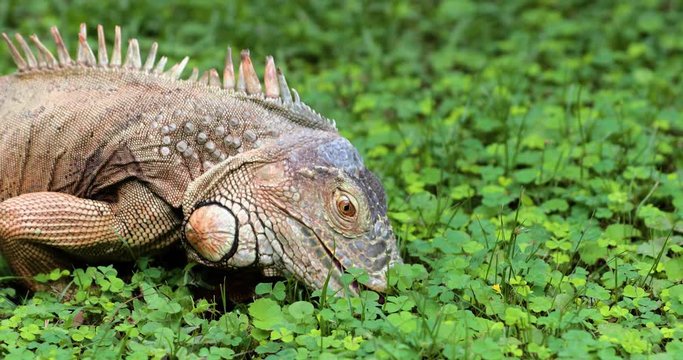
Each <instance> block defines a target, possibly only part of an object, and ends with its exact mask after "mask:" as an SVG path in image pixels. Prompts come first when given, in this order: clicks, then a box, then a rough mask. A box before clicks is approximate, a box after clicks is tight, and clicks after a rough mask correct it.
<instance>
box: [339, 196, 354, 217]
mask: <svg viewBox="0 0 683 360" xmlns="http://www.w3.org/2000/svg"><path fill="white" fill-rule="evenodd" d="M337 210H338V211H339V213H340V214H341V215H342V216H345V217H347V218H353V217H354V216H356V206H355V205H353V202H351V199H349V197H348V196H346V195H341V196H339V199H337Z"/></svg>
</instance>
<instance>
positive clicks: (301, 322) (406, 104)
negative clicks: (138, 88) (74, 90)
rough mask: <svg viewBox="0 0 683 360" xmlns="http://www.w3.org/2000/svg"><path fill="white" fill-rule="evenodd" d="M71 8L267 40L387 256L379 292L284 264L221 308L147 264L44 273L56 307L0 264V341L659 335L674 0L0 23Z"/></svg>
mask: <svg viewBox="0 0 683 360" xmlns="http://www.w3.org/2000/svg"><path fill="white" fill-rule="evenodd" d="M83 21H86V22H88V23H89V24H91V25H94V24H97V23H102V24H105V25H106V26H108V27H113V25H115V24H120V25H122V26H123V29H124V36H132V35H135V36H138V37H139V38H140V40H141V45H142V48H143V49H146V48H148V46H149V44H150V43H151V41H152V40H153V39H154V40H158V41H159V42H160V52H161V53H163V54H165V55H168V56H170V58H172V59H176V60H178V59H180V58H182V56H184V55H191V56H192V57H193V59H192V60H191V63H190V65H192V66H199V67H200V68H204V69H206V68H209V67H220V66H221V64H222V57H223V51H224V46H225V45H227V44H231V45H232V46H233V48H246V47H249V48H251V50H252V54H253V55H254V56H255V57H256V56H263V57H265V55H267V54H272V55H274V56H275V58H276V59H277V60H278V61H279V64H280V65H281V66H283V68H284V70H285V72H286V73H287V76H288V80H289V82H290V85H292V86H293V87H294V88H296V89H297V90H298V91H299V93H301V94H302V97H303V99H304V100H305V101H306V102H307V103H309V104H310V105H311V106H313V107H314V108H315V109H316V110H318V111H319V112H321V113H323V114H326V115H327V116H329V117H331V118H334V119H336V120H337V124H338V127H339V128H340V130H341V132H342V133H343V134H344V135H345V136H347V137H348V138H349V139H351V141H352V142H353V143H354V144H355V145H356V146H357V147H358V148H359V150H360V152H361V153H362V154H363V156H364V158H365V160H366V163H367V165H368V167H369V168H371V169H373V170H374V171H375V172H376V173H377V174H378V175H379V177H380V178H381V179H382V181H383V183H384V184H385V187H386V189H387V194H388V199H389V209H390V210H389V212H390V216H391V220H392V222H393V226H394V228H395V230H396V233H397V235H398V237H399V238H400V241H401V247H402V254H403V257H404V259H405V260H406V264H405V265H402V266H398V267H396V268H394V269H393V270H392V272H391V274H390V275H391V276H390V288H391V292H390V294H388V295H386V296H385V297H384V298H382V297H380V295H378V294H377V293H375V292H371V291H367V292H363V293H362V294H361V295H360V296H359V297H355V298H348V297H329V298H328V297H326V296H324V294H321V293H320V292H314V293H310V292H309V291H308V290H306V289H304V288H302V287H301V286H300V285H298V284H296V283H294V282H292V281H289V280H285V281H280V282H275V283H264V284H261V285H259V286H258V287H257V288H256V292H257V296H256V299H255V300H253V301H251V302H246V303H243V304H239V305H237V306H234V307H233V306H229V305H228V306H227V308H228V309H229V310H228V311H224V310H223V309H225V308H226V302H227V300H226V297H227V295H226V294H225V292H226V291H225V289H226V287H223V288H220V287H219V291H218V294H219V295H218V296H199V295H197V294H196V291H194V290H192V289H196V288H198V287H199V286H197V283H198V282H200V280H198V276H197V274H196V269H194V268H191V267H186V268H182V266H180V267H175V268H174V267H170V268H168V267H161V266H160V265H159V263H158V260H154V259H142V260H141V261H140V262H139V263H138V264H137V266H136V267H135V268H134V270H133V271H131V272H130V274H124V273H123V272H122V271H117V270H115V269H114V268H113V267H99V268H89V269H83V270H75V271H70V272H63V273H60V272H55V273H52V274H49V275H47V276H45V279H46V280H47V279H49V278H58V277H61V276H68V277H70V278H72V279H73V281H74V284H73V285H74V287H75V288H77V289H78V291H77V293H76V294H75V296H74V298H73V299H72V300H70V301H67V302H63V301H60V299H59V298H57V297H55V296H52V295H49V294H44V293H39V294H36V295H35V296H28V297H27V296H26V294H25V293H24V292H21V290H20V289H19V288H14V287H13V285H11V283H9V282H7V278H3V282H2V285H3V286H2V288H1V289H0V357H3V358H7V359H23V358H27V357H31V356H34V355H37V356H40V357H42V358H71V357H74V356H76V357H97V358H107V357H109V358H118V357H119V356H127V357H130V358H133V359H136V358H148V357H152V358H164V357H167V356H172V357H174V358H179V359H191V358H198V357H205V358H216V359H217V358H230V357H235V358H285V359H294V358H307V357H324V358H334V357H348V358H353V357H367V356H373V357H376V358H380V359H404V358H458V359H460V358H471V359H500V358H514V357H524V358H538V359H553V358H570V359H577V358H589V357H599V358H604V359H613V358H620V357H630V358H634V359H639V358H643V359H644V358H651V359H674V358H676V356H680V354H681V353H683V340H682V338H683V322H682V321H681V319H682V317H683V283H682V280H683V258H682V250H683V247H682V246H683V155H681V153H682V151H681V150H682V149H683V112H682V111H683V100H682V99H683V91H682V89H683V88H682V86H681V85H682V79H681V74H682V73H683V27H681V25H680V24H681V23H683V7H681V5H680V4H678V3H677V2H675V1H663V0H662V1H657V0H646V1H640V2H638V4H637V5H636V4H635V3H630V2H617V1H601V2H595V3H591V2H581V1H562V2H553V1H550V2H535V1H510V2H508V1H500V2H491V1H487V2H474V1H466V0H461V1H450V2H437V1H434V2H432V1H428V2H423V3H422V4H420V5H417V4H414V3H413V2H410V1H396V2H393V4H391V5H390V4H384V3H380V2H372V3H368V4H365V2H362V1H347V2H345V3H344V4H343V5H338V4H334V2H331V1H315V2H311V3H310V4H307V5H294V4H284V3H282V4H280V5H278V6H277V7H273V6H272V5H271V4H269V2H265V1H255V2H249V3H248V4H247V3H242V4H239V5H235V4H224V3H223V2H221V3H217V4H212V3H211V2H210V1H204V2H195V4H194V5H192V6H190V5H184V4H183V2H181V1H171V2H162V1H156V2H144V3H142V2H119V3H117V4H112V5H111V6H107V7H105V6H104V5H97V4H94V3H85V2H82V3H81V2H76V3H74V2H66V1H56V2H53V4H47V3H43V2H36V3H34V4H26V3H25V2H19V1H6V2H2V3H0V30H3V31H15V30H20V31H21V32H23V33H25V34H32V33H37V34H43V35H44V36H43V37H46V36H47V34H48V28H49V26H50V25H54V24H57V25H59V26H60V27H61V29H62V32H63V33H71V34H75V33H76V32H77V29H78V24H79V23H80V22H83ZM257 54H260V55H257ZM0 70H2V71H1V72H2V73H3V74H7V73H9V72H11V71H12V67H11V66H10V56H9V54H8V53H7V51H6V50H2V56H0ZM188 74H189V72H188ZM0 269H2V270H1V271H2V275H3V276H6V277H9V276H10V273H9V270H8V269H7V266H6V265H0ZM354 279H355V280H357V281H359V282H361V283H362V282H363V279H364V275H363V274H362V272H358V271H351V273H350V274H348V275H347V278H346V280H347V281H349V282H350V281H353V280H354ZM226 281H227V283H228V285H227V292H229V291H230V285H229V279H228V280H226ZM214 285H215V284H214ZM221 286H222V284H221ZM221 289H222V290H223V292H222V293H221V291H220V290H221ZM220 295H223V296H220ZM676 354H679V355H676Z"/></svg>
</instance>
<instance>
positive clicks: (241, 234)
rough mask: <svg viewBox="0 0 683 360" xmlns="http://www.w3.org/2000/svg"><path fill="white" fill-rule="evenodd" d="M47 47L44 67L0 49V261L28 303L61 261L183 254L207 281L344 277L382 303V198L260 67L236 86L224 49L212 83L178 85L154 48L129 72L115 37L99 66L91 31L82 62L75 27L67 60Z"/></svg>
mask: <svg viewBox="0 0 683 360" xmlns="http://www.w3.org/2000/svg"><path fill="white" fill-rule="evenodd" d="M51 33H52V35H53V38H54V41H55V45H56V54H57V57H55V56H54V55H53V53H52V52H51V51H50V50H49V49H48V48H47V47H46V46H45V45H44V44H43V43H42V42H41V41H40V40H39V38H38V37H37V36H35V35H32V36H30V38H29V40H30V41H31V42H32V44H33V48H32V47H31V46H29V44H28V43H27V41H26V40H25V39H24V37H22V36H21V35H20V34H16V36H15V38H16V45H18V47H17V46H16V45H15V42H13V41H12V40H11V39H10V38H9V37H8V36H7V34H4V33H3V34H2V37H3V38H4V40H5V41H6V42H7V44H8V45H9V50H10V53H11V56H12V58H13V60H14V62H15V63H16V65H17V67H18V71H17V73H15V74H13V75H8V76H4V77H0V175H1V176H0V252H1V253H2V254H3V255H4V257H5V259H6V260H7V261H8V262H9V264H10V267H11V268H12V269H13V271H14V272H15V273H16V274H17V275H19V276H20V277H22V278H23V279H24V281H25V282H26V284H27V285H28V286H29V287H30V288H32V289H40V288H41V285H39V284H37V283H36V282H35V281H33V280H32V279H33V278H32V277H33V276H34V275H35V274H37V273H42V272H49V271H50V270H51V269H54V268H70V267H71V266H72V265H71V264H72V262H73V261H85V262H102V261H114V260H123V261H128V260H132V259H134V258H136V257H138V256H141V255H147V254H155V253H158V252H159V251H161V250H163V249H165V248H168V247H169V246H171V245H173V244H176V243H178V242H182V244H183V247H182V248H183V249H185V251H186V252H187V257H188V258H189V259H190V260H191V261H195V262H198V263H201V264H204V265H207V266H210V267H215V268H221V269H239V268H245V267H251V268H254V267H257V268H259V269H263V272H264V273H265V274H269V275H274V274H291V275H293V276H294V277H295V278H297V279H299V280H301V281H303V282H304V283H305V284H307V285H309V286H311V287H314V288H321V287H323V285H324V284H325V283H326V280H327V281H328V284H329V286H330V287H331V288H333V289H336V290H340V289H342V288H343V285H342V282H341V275H342V273H343V271H344V270H345V269H348V268H351V267H356V268H362V269H365V270H366V271H367V273H368V274H369V277H370V280H369V281H368V283H367V286H368V287H369V288H371V289H374V290H378V291H384V290H385V289H386V285H387V281H386V271H387V268H388V267H389V266H390V265H392V264H393V263H398V262H400V261H401V259H400V257H399V254H398V250H397V245H396V239H395V236H394V234H393V231H392V228H391V225H390V223H389V220H388V219H387V215H386V212H387V206H386V199H385V194H384V190H383V187H382V185H381V184H380V182H379V181H378V179H377V178H376V177H375V176H374V175H373V174H372V173H371V172H370V171H368V170H367V169H366V167H365V166H364V165H363V161H362V159H361V157H360V156H359V153H358V152H357V150H356V149H355V148H354V147H353V145H351V143H350V142H349V141H348V140H347V139H345V138H344V137H342V136H341V135H340V134H339V133H338V132H337V130H336V125H335V122H334V121H332V120H329V119H327V118H325V117H323V116H322V115H320V114H318V113H316V112H315V111H313V110H312V109H311V108H310V107H309V106H307V105H305V104H304V103H303V102H302V101H301V100H300V98H299V95H298V94H297V92H296V91H295V90H294V89H290V88H289V87H288V86H287V82H286V80H285V77H284V76H283V74H282V72H281V71H280V70H279V69H278V68H276V67H275V64H274V61H273V58H272V57H267V58H266V65H265V72H264V76H263V78H264V81H263V84H262V83H261V81H260V80H259V78H258V76H257V75H256V72H255V70H254V67H253V65H252V60H251V58H250V54H249V51H248V50H243V51H242V52H241V54H240V55H241V61H240V63H239V70H238V72H235V70H234V67H233V62H232V54H231V50H230V48H229V47H228V49H227V56H226V60H225V68H224V70H223V76H222V80H221V78H220V76H219V74H218V71H216V70H215V69H211V70H209V71H207V72H205V73H204V74H203V75H202V76H201V77H200V76H198V71H197V70H196V69H194V71H193V72H192V75H191V76H190V77H189V78H187V79H181V74H182V72H183V69H184V67H185V66H186V64H187V61H188V58H187V57H186V58H184V59H183V60H182V61H181V62H179V63H177V64H175V65H173V66H172V67H171V68H170V69H169V70H167V71H164V67H165V65H166V62H167V58H166V57H161V58H160V59H159V61H157V60H156V55H157V48H158V46H157V44H156V43H154V44H152V46H151V49H150V51H149V55H148V56H147V58H146V61H145V62H144V63H143V62H142V59H141V57H140V50H139V44H138V41H137V40H136V39H131V40H129V42H128V48H127V52H126V54H125V55H124V54H122V50H121V48H122V47H121V43H122V38H121V29H120V28H119V27H118V26H117V27H116V28H115V32H114V44H113V48H112V52H111V57H109V54H108V52H107V45H106V41H105V34H104V31H103V28H102V26H101V25H100V26H98V27H97V40H98V41H97V56H95V54H94V53H93V51H92V49H91V47H90V45H89V44H88V40H87V37H86V26H85V25H84V24H81V28H80V32H79V38H78V53H77V56H75V59H73V58H72V57H71V55H70V54H69V51H68V50H67V47H66V46H65V43H64V41H63V39H62V37H61V35H60V33H59V31H58V29H57V28H56V27H53V28H52V29H51ZM122 58H123V61H122ZM236 74H237V75H236ZM328 274H329V280H328ZM351 291H357V289H351Z"/></svg>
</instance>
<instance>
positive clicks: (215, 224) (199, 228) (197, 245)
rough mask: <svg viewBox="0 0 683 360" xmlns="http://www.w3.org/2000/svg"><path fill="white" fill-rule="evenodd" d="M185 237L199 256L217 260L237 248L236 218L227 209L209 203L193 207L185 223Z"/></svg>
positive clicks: (229, 254) (228, 255) (227, 255)
mask: <svg viewBox="0 0 683 360" xmlns="http://www.w3.org/2000/svg"><path fill="white" fill-rule="evenodd" d="M185 238H186V239H187V242H188V243H189V244H190V246H192V248H193V249H194V250H195V251H196V252H197V254H199V255H200V256H201V257H203V258H204V259H206V260H208V261H212V262H219V261H221V260H224V259H226V258H229V257H230V256H232V255H233V254H234V253H235V251H236V250H237V220H236V218H235V215H234V214H233V213H232V211H230V210H229V209H226V208H225V207H223V206H221V205H218V204H209V205H204V206H201V207H199V208H197V209H195V210H194V211H193V212H192V214H191V215H190V218H189V219H188V221H187V223H186V224H185Z"/></svg>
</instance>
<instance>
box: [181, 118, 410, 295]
mask: <svg viewBox="0 0 683 360" xmlns="http://www.w3.org/2000/svg"><path fill="white" fill-rule="evenodd" d="M183 207H184V212H185V219H186V221H185V228H184V231H185V238H186V242H187V244H188V245H189V246H188V248H189V250H190V253H191V254H192V255H193V257H194V259H195V260H196V261H198V262H200V263H203V264H205V265H209V266H213V267H226V268H236V267H247V266H259V267H263V268H265V269H272V270H275V273H278V272H284V273H291V274H292V275H294V276H295V277H296V278H298V279H300V280H302V281H304V282H305V283H306V284H308V285H309V286H312V287H315V288H322V287H323V285H324V284H325V282H326V281H327V278H328V275H329V285H330V286H331V287H332V288H333V289H340V288H341V287H342V285H341V279H340V278H341V274H342V273H343V271H344V270H345V269H349V268H361V269H365V270H366V271H367V273H368V274H369V275H370V281H369V282H368V286H369V287H370V288H372V289H375V290H378V291H384V290H385V289H386V271H387V270H388V267H389V266H390V265H391V264H393V263H396V262H400V257H399V255H398V250H397V246H396V239H395V237H394V234H393V232H392V229H391V225H390V224H389V220H388V219H387V214H386V212H387V207H386V199H385V195H384V189H383V188H382V185H381V184H380V182H379V181H378V179H377V177H375V175H373V174H372V173H371V172H370V171H369V170H368V169H367V168H365V166H364V165H363V161H362V160H361V157H360V156H359V154H358V152H357V151H356V149H355V148H354V147H353V145H351V143H350V142H349V141H348V140H346V139H344V138H343V137H341V136H339V135H338V134H337V133H330V132H324V131H311V132H309V134H308V135H303V136H292V137H291V138H289V139H287V140H279V141H277V142H274V143H273V144H272V145H270V146H267V147H265V148H263V149H257V150H253V151H250V152H247V153H244V154H240V155H238V156H237V157H234V158H231V159H228V160H226V161H224V162H222V163H220V164H218V165H216V166H215V167H214V168H212V169H211V170H210V171H209V172H207V173H205V174H204V175H202V177H200V178H199V179H197V180H195V182H193V183H192V185H191V186H190V187H189V188H188V191H187V193H186V197H185V201H184V205H183Z"/></svg>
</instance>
